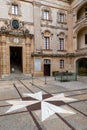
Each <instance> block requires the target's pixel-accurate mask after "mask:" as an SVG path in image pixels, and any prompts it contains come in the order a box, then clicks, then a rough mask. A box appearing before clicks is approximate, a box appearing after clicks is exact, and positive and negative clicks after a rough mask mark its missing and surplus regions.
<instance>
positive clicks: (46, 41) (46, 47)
mask: <svg viewBox="0 0 87 130" xmlns="http://www.w3.org/2000/svg"><path fill="white" fill-rule="evenodd" d="M44 49H46V50H47V49H50V38H49V37H44Z"/></svg>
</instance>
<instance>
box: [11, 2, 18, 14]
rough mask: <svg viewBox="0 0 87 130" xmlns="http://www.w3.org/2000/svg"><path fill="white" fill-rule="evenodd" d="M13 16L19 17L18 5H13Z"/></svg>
mask: <svg viewBox="0 0 87 130" xmlns="http://www.w3.org/2000/svg"><path fill="white" fill-rule="evenodd" d="M12 14H15V15H18V5H14V4H12Z"/></svg>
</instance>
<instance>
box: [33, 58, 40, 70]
mask: <svg viewBox="0 0 87 130" xmlns="http://www.w3.org/2000/svg"><path fill="white" fill-rule="evenodd" d="M34 65H35V66H34V68H35V71H41V59H39V58H38V59H35V64H34Z"/></svg>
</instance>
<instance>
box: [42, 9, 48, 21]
mask: <svg viewBox="0 0 87 130" xmlns="http://www.w3.org/2000/svg"><path fill="white" fill-rule="evenodd" d="M43 17H44V19H45V20H49V11H47V10H44V13H43Z"/></svg>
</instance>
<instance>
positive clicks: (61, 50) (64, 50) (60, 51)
mask: <svg viewBox="0 0 87 130" xmlns="http://www.w3.org/2000/svg"><path fill="white" fill-rule="evenodd" d="M57 51H59V52H67V51H66V50H57Z"/></svg>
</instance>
